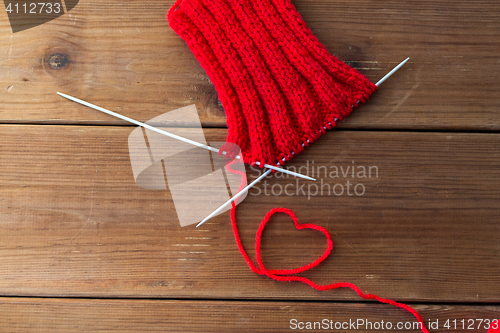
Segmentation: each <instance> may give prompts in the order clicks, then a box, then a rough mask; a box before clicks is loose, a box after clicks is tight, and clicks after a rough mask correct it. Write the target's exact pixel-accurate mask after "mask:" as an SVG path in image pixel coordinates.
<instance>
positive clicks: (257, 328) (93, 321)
mask: <svg viewBox="0 0 500 333" xmlns="http://www.w3.org/2000/svg"><path fill="white" fill-rule="evenodd" d="M414 307H415V308H416V309H417V310H418V311H420V312H421V314H422V315H423V316H424V320H425V321H426V323H427V325H428V323H429V322H430V323H432V325H434V326H432V327H433V328H435V327H436V326H435V325H437V327H439V330H436V329H434V330H432V329H431V331H446V332H469V331H471V328H473V330H474V332H486V331H487V328H488V322H489V321H491V320H493V319H496V318H498V317H499V316H500V308H499V307H494V306H455V305H430V306H428V305H415V306H414ZM0 310H1V311H0V313H1V315H0V325H2V329H3V330H4V331H5V332H7V331H8V332H26V330H29V331H36V332H41V333H42V332H51V333H57V332H235V331H238V332H266V333H267V332H284V331H288V330H292V329H293V330H298V329H299V327H307V326H306V325H308V322H309V323H310V324H309V325H311V327H312V328H313V329H307V330H300V331H307V332H322V331H325V330H326V331H341V332H346V331H348V330H351V329H352V325H355V326H354V327H355V329H352V330H353V331H355V330H356V331H362V332H380V331H386V332H387V331H389V329H387V327H389V326H391V327H393V328H392V329H396V328H397V325H407V327H418V325H417V324H415V319H414V318H413V317H412V316H411V315H409V314H408V313H407V312H406V311H403V310H401V309H396V308H393V307H392V306H389V305H380V304H375V303H369V304H350V303H332V302H329V303H316V302H315V303H300V302H231V301H230V302H228V301H163V300H162V301H146V300H135V301H133V300H78V299H29V298H28V299H18V298H1V299H0ZM484 319H486V320H484ZM454 320H455V322H454ZM462 320H464V322H463V323H462V322H461V321H462ZM382 321H383V322H382ZM315 322H316V323H318V322H319V323H321V326H320V325H319V324H316V325H317V326H316V329H314V325H315V324H314V323H315ZM447 322H448V325H450V327H449V328H446V327H445V325H446V323H447ZM324 325H327V326H324ZM335 325H337V329H336V328H335ZM339 325H340V326H339ZM341 325H344V328H346V327H347V328H348V329H344V330H343V329H342V328H341ZM455 325H456V329H455ZM349 326H350V327H351V329H349ZM463 326H464V328H465V329H463V328H462V327H463ZM319 327H322V329H320V328H319ZM326 327H327V329H326ZM377 327H379V329H376V328H377ZM380 327H384V328H386V329H385V330H384V329H382V330H381V329H380ZM403 327H404V326H403ZM339 328H340V329H339ZM398 331H405V332H419V330H417V329H406V330H405V329H400V330H398Z"/></svg>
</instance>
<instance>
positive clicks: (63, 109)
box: [0, 0, 500, 131]
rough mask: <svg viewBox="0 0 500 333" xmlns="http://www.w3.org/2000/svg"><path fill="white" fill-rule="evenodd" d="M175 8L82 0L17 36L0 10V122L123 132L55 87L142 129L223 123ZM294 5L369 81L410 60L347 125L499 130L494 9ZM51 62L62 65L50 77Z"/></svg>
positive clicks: (363, 1) (300, 0)
mask: <svg viewBox="0 0 500 333" xmlns="http://www.w3.org/2000/svg"><path fill="white" fill-rule="evenodd" d="M172 4H173V0H170V1H159V0H155V1H145V0H137V1H133V2H131V1H128V2H126V3H123V2H120V1H106V2H102V1H80V3H79V4H78V5H77V6H76V8H74V9H73V10H72V11H71V12H70V13H69V14H67V15H64V16H62V17H60V18H58V19H56V20H54V21H51V22H49V23H46V24H44V25H42V26H39V27H36V28H32V29H29V30H26V31H22V32H19V33H16V34H12V33H11V30H10V26H9V23H8V19H7V15H6V13H5V12H4V11H3V9H2V12H0V91H2V92H3V93H2V94H0V108H1V111H2V112H1V114H0V118H1V119H0V122H3V123H6V122H9V123H41V122H45V123H53V124H55V123H65V124H83V123H86V124H119V123H120V124H121V122H120V121H118V120H115V119H111V118H109V117H108V116H105V115H100V114H97V113H95V112H91V111H89V110H86V109H84V108H82V107H79V106H77V105H75V104H72V103H70V102H68V101H65V100H63V99H61V98H60V97H58V96H56V94H55V92H56V91H58V90H61V91H63V92H66V93H68V94H73V95H76V96H77V97H80V98H83V99H86V100H89V101H91V102H94V103H96V104H99V105H102V106H104V107H107V108H110V109H113V110H115V111H118V112H122V113H124V114H126V115H128V116H131V117H134V118H136V119H139V120H142V121H146V120H149V119H151V118H153V117H154V116H157V115H159V114H162V113H164V112H167V111H170V110H174V109H176V108H179V107H181V106H185V105H190V104H193V103H196V105H197V107H198V108H199V110H200V115H201V119H202V121H203V124H204V125H205V126H218V127H220V126H225V118H224V112H223V108H222V106H221V104H220V103H219V102H218V99H217V94H216V91H215V89H214V87H213V85H212V84H211V83H210V81H209V79H208V77H207V76H206V75H205V73H204V71H203V69H202V68H201V67H200V65H199V64H198V63H197V61H196V60H195V58H194V56H193V55H192V54H191V53H190V51H189V50H188V48H187V46H186V45H185V43H184V42H183V41H182V40H181V39H180V38H179V37H178V36H177V35H176V34H175V33H174V32H173V31H172V30H171V29H170V28H169V26H168V24H167V22H166V20H165V14H166V12H167V10H168V8H169V7H170V6H171V5H172ZM294 4H295V5H296V6H297V8H298V10H299V12H300V13H301V14H302V16H303V17H304V19H305V21H306V22H307V23H308V24H309V26H310V27H311V29H312V30H313V32H314V33H315V34H316V35H317V37H318V38H319V40H320V41H321V42H323V43H324V44H325V45H326V47H327V48H328V49H329V50H330V51H331V52H332V53H334V54H336V55H337V56H338V57H339V58H340V59H342V60H344V61H346V62H348V63H349V64H351V65H352V66H354V67H356V68H358V69H359V70H360V71H361V72H363V73H364V74H366V75H367V76H368V78H369V79H370V80H372V81H374V82H375V81H376V80H378V79H379V78H381V77H382V76H383V75H384V74H385V73H386V72H387V71H388V70H389V69H391V68H392V67H393V66H394V65H395V64H396V63H398V62H399V61H401V60H403V59H404V58H406V57H407V56H410V57H411V61H410V62H409V63H408V64H407V65H406V66H405V67H404V69H403V70H402V71H401V72H400V73H398V74H397V75H396V76H394V78H392V79H391V80H389V81H387V83H384V85H383V87H382V88H381V89H380V90H379V91H378V92H377V93H376V94H375V95H374V96H373V97H372V98H371V99H370V101H369V103H368V104H367V105H365V106H363V107H362V108H361V109H359V110H357V111H356V112H355V114H354V115H353V116H352V117H351V118H350V119H349V120H348V121H347V122H346V123H345V124H343V125H342V126H344V127H345V128H370V129H372V128H377V129H380V128H383V129H436V130H437V129H439V130H441V129H454V130H481V131H489V130H492V131H497V130H499V128H500V127H499V124H500V118H499V117H500V115H499V113H498V112H496V110H498V108H499V107H500V98H499V97H498V94H497V92H498V90H499V85H500V83H499V82H498V77H499V76H500V69H499V67H498V64H497V58H498V57H497V54H498V52H499V51H500V44H499V43H500V38H499V37H500V36H499V33H500V21H499V20H498V15H499V14H500V7H499V6H498V2H497V1H495V0H489V1H482V2H481V5H480V6H478V5H476V4H474V3H471V2H470V1H466V0H458V1H446V0H440V1H376V2H374V1H368V0H354V1H353V0H349V1H347V0H341V1H337V0H336V1H332V0H296V1H294ZM57 53H60V54H64V55H66V57H67V59H69V62H68V63H67V64H66V65H65V66H63V67H62V68H58V69H53V68H52V67H50V66H49V62H50V56H51V55H53V54H57Z"/></svg>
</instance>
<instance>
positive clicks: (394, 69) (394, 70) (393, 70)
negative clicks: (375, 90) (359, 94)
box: [375, 57, 410, 87]
mask: <svg viewBox="0 0 500 333" xmlns="http://www.w3.org/2000/svg"><path fill="white" fill-rule="evenodd" d="M408 60H410V57H408V58H406V59H405V60H403V61H402V62H401V63H400V64H399V65H397V66H396V67H394V68H393V69H392V71H390V72H389V73H387V74H386V75H385V76H384V77H383V78H381V79H380V80H379V81H378V82H377V83H375V85H376V86H377V87H378V86H380V85H381V84H382V83H384V81H385V80H387V79H388V78H390V77H391V75H392V74H394V73H396V72H397V71H398V69H400V68H401V67H403V65H404V64H406V62H407V61H408Z"/></svg>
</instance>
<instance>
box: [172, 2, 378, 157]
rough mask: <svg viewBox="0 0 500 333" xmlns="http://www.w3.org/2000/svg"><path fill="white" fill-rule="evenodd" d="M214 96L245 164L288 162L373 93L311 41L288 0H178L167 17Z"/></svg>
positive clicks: (372, 87) (367, 83)
mask: <svg viewBox="0 0 500 333" xmlns="http://www.w3.org/2000/svg"><path fill="white" fill-rule="evenodd" d="M168 20H169V23H170V26H171V27H172V29H173V30H174V31H175V32H177V34H179V35H180V36H181V37H182V38H183V39H184V40H185V41H186V43H187V44H188V46H189V48H190V49H191V51H192V52H193V53H194V55H195V56H196V58H197V59H198V61H199V62H200V64H201V65H202V67H203V68H204V69H205V71H206V72H207V74H208V76H209V77H210V79H211V81H212V83H213V84H214V85H215V88H216V90H217V92H218V95H219V99H220V101H221V102H222V104H223V106H224V110H225V112H226V116H227V125H228V137H227V142H230V143H234V144H237V145H238V146H239V147H240V148H241V150H242V153H243V156H244V159H245V161H250V162H252V163H255V162H261V163H262V164H261V165H263V164H264V163H267V164H272V165H276V164H277V163H279V162H284V161H285V160H288V159H290V158H291V157H292V156H293V155H296V154H298V153H299V152H301V151H302V150H304V148H305V147H306V146H307V145H308V144H309V143H311V142H313V141H314V140H316V139H317V138H318V137H319V136H321V135H322V134H323V133H324V132H325V130H327V129H331V128H332V127H334V126H335V125H336V122H337V121H339V120H342V119H343V118H344V117H345V116H347V115H348V114H349V113H350V112H351V111H352V109H353V107H354V106H356V105H357V104H358V101H359V102H364V101H365V100H366V99H367V98H368V97H369V96H370V95H371V94H372V93H373V92H374V91H375V89H376V86H375V85H374V84H372V83H371V82H370V81H368V79H367V78H366V77H364V76H363V75H361V74H360V73H359V72H358V71H356V70H355V69H353V68H351V67H349V66H347V65H346V64H344V63H343V62H341V61H339V60H338V59H337V58H335V57H334V56H332V55H330V54H329V53H328V51H327V50H326V48H325V47H324V46H323V45H322V44H321V43H320V42H319V41H318V40H317V39H316V37H314V35H313V34H312V32H311V30H310V29H309V28H308V27H307V25H306V24H305V22H304V21H303V20H302V18H301V17H300V14H299V13H298V12H297V10H296V9H295V7H294V6H293V5H292V3H291V2H290V0H177V2H176V3H175V4H174V6H173V7H172V8H171V9H170V11H169V13H168Z"/></svg>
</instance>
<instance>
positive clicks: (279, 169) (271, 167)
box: [57, 92, 316, 181]
mask: <svg viewBox="0 0 500 333" xmlns="http://www.w3.org/2000/svg"><path fill="white" fill-rule="evenodd" d="M57 94H58V95H59V96H62V97H64V98H67V99H69V100H72V101H73V102H76V103H80V104H82V105H85V106H88V107H89V108H92V109H95V110H98V111H101V112H104V113H106V114H109V115H111V116H113V117H116V118H120V119H122V120H125V121H128V122H130V123H132V124H135V125H138V126H142V127H144V128H147V129H149V130H152V131H154V132H157V133H160V134H163V135H166V136H168V137H171V138H172V139H176V140H179V141H182V142H185V143H188V144H191V145H193V146H196V147H199V148H204V149H207V150H211V151H213V152H216V153H219V149H217V148H214V147H210V146H207V145H204V144H202V143H199V142H196V141H193V140H190V139H187V138H184V137H182V136H179V135H175V134H173V133H169V132H167V131H163V130H161V129H159V128H156V127H153V126H151V125H148V124H145V123H142V122H140V121H137V120H134V119H132V118H129V117H126V116H122V115H121V114H119V113H116V112H113V111H110V110H107V109H104V108H102V107H100V106H97V105H94V104H91V103H89V102H85V101H83V100H81V99H78V98H76V97H73V96H69V95H66V94H63V93H60V92H58V93H57ZM222 154H223V155H226V152H225V151H224V152H222ZM236 158H237V159H240V158H241V157H240V156H239V155H237V156H236ZM255 164H257V165H258V166H260V162H255ZM264 167H266V168H267V169H272V170H275V171H279V172H283V173H287V174H289V175H292V176H295V177H299V178H304V179H307V180H313V181H316V179H314V178H311V177H309V176H305V175H302V174H300V173H297V172H293V171H290V170H287V169H282V168H278V167H275V166H272V165H269V164H264Z"/></svg>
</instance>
